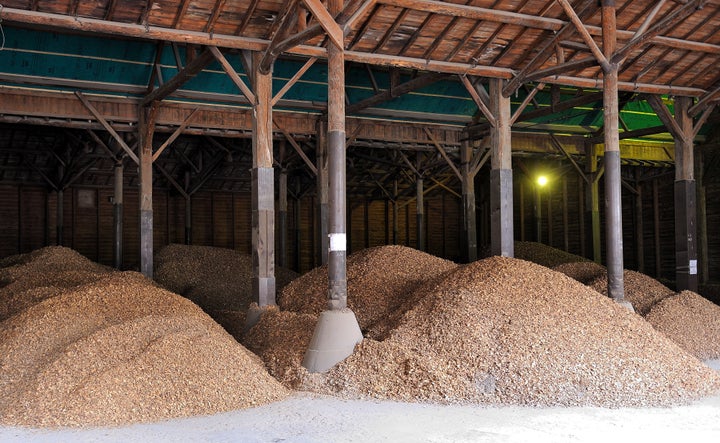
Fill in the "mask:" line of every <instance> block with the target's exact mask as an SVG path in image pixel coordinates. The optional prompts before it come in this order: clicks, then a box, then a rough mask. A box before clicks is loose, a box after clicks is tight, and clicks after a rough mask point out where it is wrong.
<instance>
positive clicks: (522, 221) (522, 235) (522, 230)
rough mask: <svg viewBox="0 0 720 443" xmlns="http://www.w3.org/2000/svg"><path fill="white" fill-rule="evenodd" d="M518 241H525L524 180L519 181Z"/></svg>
mask: <svg viewBox="0 0 720 443" xmlns="http://www.w3.org/2000/svg"><path fill="white" fill-rule="evenodd" d="M519 187H520V205H519V206H520V241H525V180H521V181H520V186H519Z"/></svg>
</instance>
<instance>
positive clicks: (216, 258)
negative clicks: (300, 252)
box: [154, 244, 298, 332]
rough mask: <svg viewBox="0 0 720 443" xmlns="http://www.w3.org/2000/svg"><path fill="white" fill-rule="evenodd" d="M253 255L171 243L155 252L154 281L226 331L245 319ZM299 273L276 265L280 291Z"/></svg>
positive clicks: (276, 284)
mask: <svg viewBox="0 0 720 443" xmlns="http://www.w3.org/2000/svg"><path fill="white" fill-rule="evenodd" d="M252 276H253V266H252V257H251V256H250V255H247V254H241V253H239V252H237V251H235V250H232V249H225V248H215V247H211V246H186V245H180V244H172V245H169V246H166V247H164V248H162V249H161V250H160V251H159V252H158V254H157V255H156V256H155V273H154V278H155V281H157V282H158V283H160V284H161V285H162V286H163V287H165V288H167V289H169V290H170V291H172V292H175V293H177V294H180V295H182V296H185V297H187V298H189V299H190V300H192V301H193V302H195V303H197V305H198V306H200V307H201V308H202V309H203V310H204V311H205V312H207V313H208V314H210V315H211V316H212V317H213V318H214V319H215V320H216V321H218V322H219V323H220V324H222V325H223V326H224V327H225V328H226V329H227V330H228V331H231V332H232V331H233V330H235V329H237V325H243V324H244V323H245V314H246V312H247V309H248V307H249V306H250V303H252V302H253V301H254V300H253V297H252ZM297 276H298V274H297V273H296V272H294V271H291V270H289V269H285V268H281V267H276V268H275V286H276V289H277V291H280V289H282V288H283V287H284V286H285V285H287V284H288V283H289V282H290V281H292V280H293V279H295V278H297Z"/></svg>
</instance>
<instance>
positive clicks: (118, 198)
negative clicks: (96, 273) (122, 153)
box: [112, 160, 125, 269]
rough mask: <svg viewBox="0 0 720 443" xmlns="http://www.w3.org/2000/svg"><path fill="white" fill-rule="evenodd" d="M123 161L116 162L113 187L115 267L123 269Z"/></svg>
mask: <svg viewBox="0 0 720 443" xmlns="http://www.w3.org/2000/svg"><path fill="white" fill-rule="evenodd" d="M124 169H125V168H124V167H123V163H122V160H118V161H116V162H115V168H114V172H115V180H114V187H113V191H114V192H113V200H112V204H113V228H114V230H113V232H114V235H113V266H115V269H122V265H123V172H124Z"/></svg>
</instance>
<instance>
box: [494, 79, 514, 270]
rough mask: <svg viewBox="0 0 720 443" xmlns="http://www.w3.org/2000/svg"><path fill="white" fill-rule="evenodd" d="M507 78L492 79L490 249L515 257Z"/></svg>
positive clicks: (499, 253)
mask: <svg viewBox="0 0 720 443" xmlns="http://www.w3.org/2000/svg"><path fill="white" fill-rule="evenodd" d="M504 86H505V81H504V80H502V79H497V78H493V79H490V112H491V113H492V115H493V116H494V117H495V125H494V126H493V127H492V128H491V130H490V139H491V148H490V149H491V151H492V160H491V166H492V168H491V170H490V222H491V225H490V231H491V235H490V251H491V253H492V254H493V255H501V256H505V257H513V256H514V255H515V248H514V244H513V241H514V238H513V186H512V182H513V178H512V157H511V155H512V152H511V145H510V128H511V125H510V98H509V97H505V96H503V93H502V91H503V87H504Z"/></svg>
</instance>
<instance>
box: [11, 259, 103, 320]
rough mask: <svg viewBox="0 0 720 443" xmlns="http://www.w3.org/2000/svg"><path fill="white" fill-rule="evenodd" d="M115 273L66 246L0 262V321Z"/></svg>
mask: <svg viewBox="0 0 720 443" xmlns="http://www.w3.org/2000/svg"><path fill="white" fill-rule="evenodd" d="M111 271H112V269H111V268H108V267H106V266H102V265H99V264H97V263H93V262H91V261H89V260H88V259H86V258H85V257H83V256H82V255H80V254H79V253H77V252H75V251H73V250H72V249H69V248H64V247H62V246H51V247H47V248H42V249H38V250H36V251H33V252H30V253H27V254H20V255H14V256H12V257H7V258H5V259H3V260H2V261H0V321H2V320H5V319H7V318H9V317H11V316H13V315H15V314H16V313H18V312H20V311H22V310H23V309H25V308H27V307H28V306H31V305H33V304H35V303H38V302H40V301H42V300H45V299H47V298H51V297H54V296H56V295H57V294H58V293H60V292H61V291H62V289H63V288H72V287H75V286H79V285H81V284H85V283H91V282H94V281H96V280H98V279H100V278H101V277H103V276H104V275H107V273H109V272H111Z"/></svg>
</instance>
